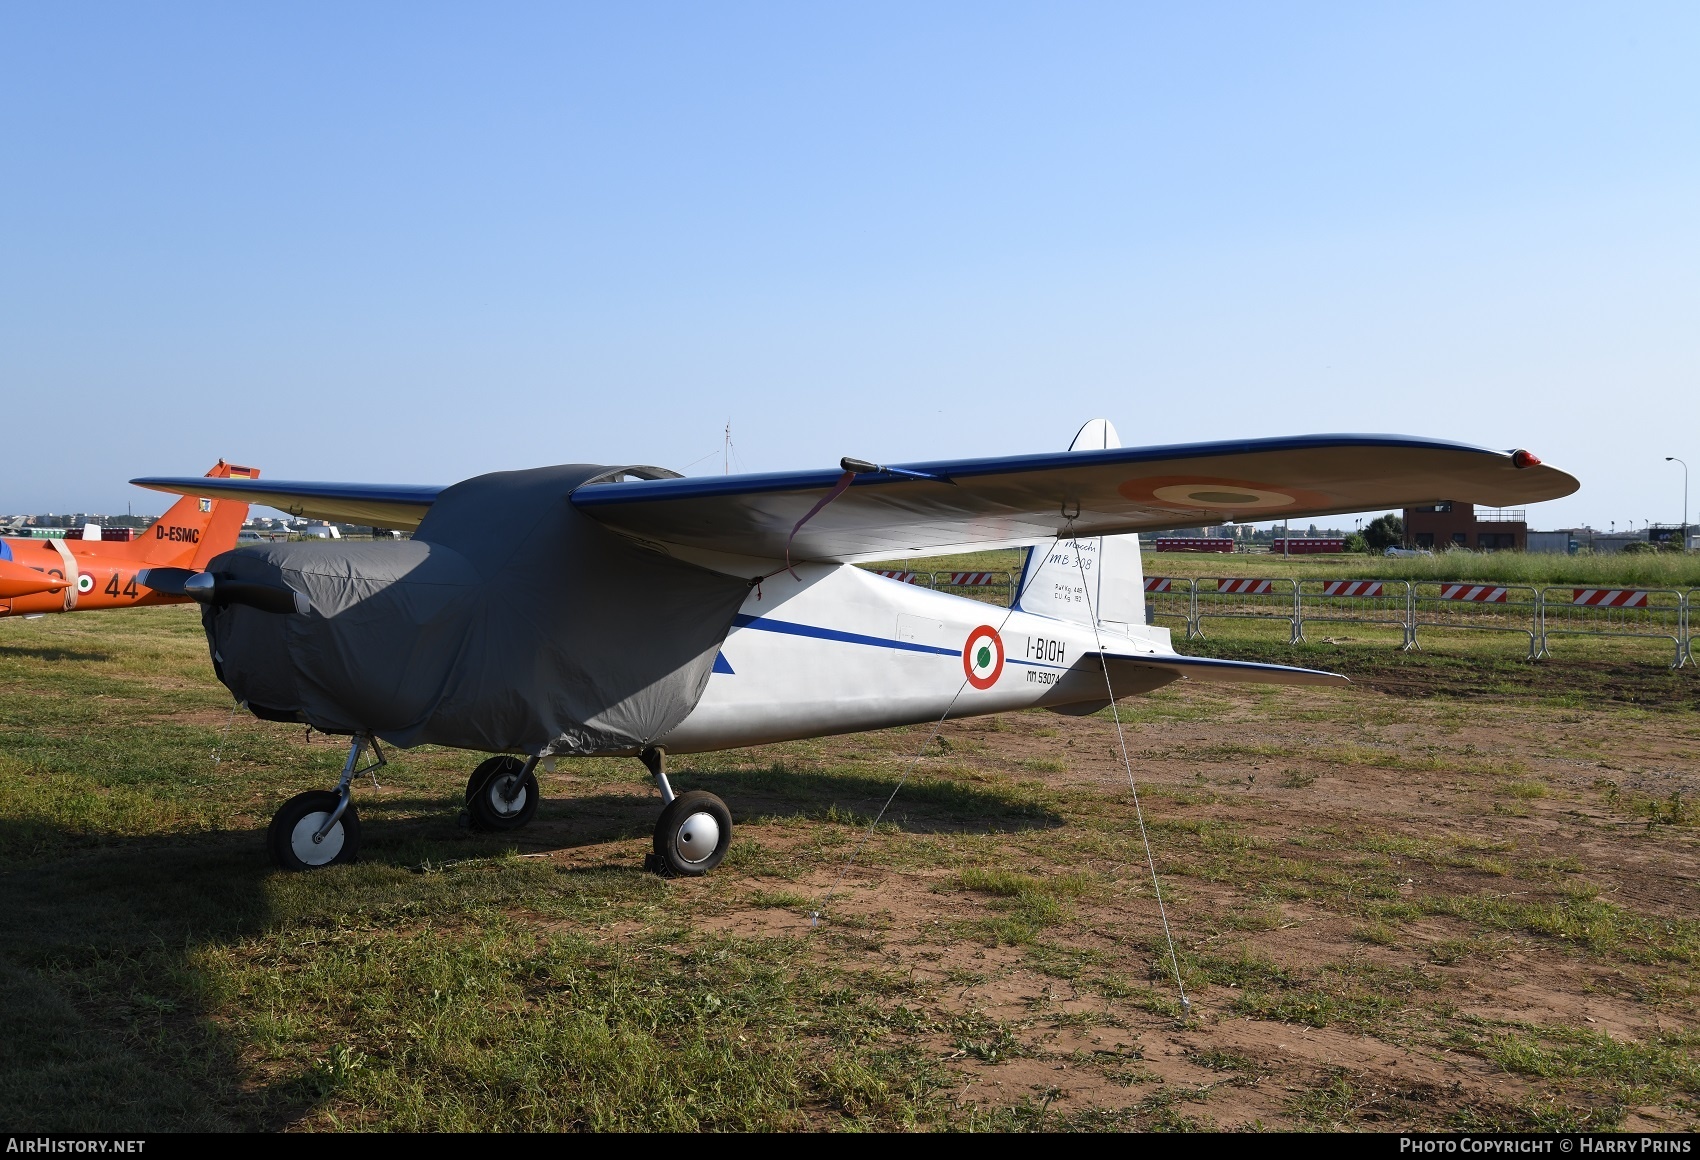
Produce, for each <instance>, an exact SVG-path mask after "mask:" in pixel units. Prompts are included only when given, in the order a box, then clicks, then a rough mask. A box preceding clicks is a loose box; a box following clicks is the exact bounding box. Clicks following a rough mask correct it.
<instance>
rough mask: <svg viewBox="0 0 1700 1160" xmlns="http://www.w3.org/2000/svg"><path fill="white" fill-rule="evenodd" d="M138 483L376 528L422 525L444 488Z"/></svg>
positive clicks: (170, 479) (162, 479) (174, 479)
mask: <svg viewBox="0 0 1700 1160" xmlns="http://www.w3.org/2000/svg"><path fill="white" fill-rule="evenodd" d="M130 482H131V483H133V484H135V485H136V486H137V487H146V488H151V489H152V490H154V491H167V492H174V493H176V494H178V495H199V496H206V497H208V498H210V499H239V500H242V501H243V502H245V503H251V504H262V505H264V506H265V507H272V508H277V509H278V510H279V511H285V512H288V513H289V514H290V515H292V516H309V517H311V518H313V519H316V520H330V521H332V522H334V523H345V524H366V525H368V526H371V527H378V528H405V529H408V530H412V529H413V528H417V527H418V526H419V521H420V520H422V519H424V518H425V513H426V512H428V511H430V510H431V504H432V503H433V502H434V501H435V500H436V498H437V496H438V494H439V493H440V492H442V490H443V488H442V487H440V486H436V487H434V486H431V485H429V484H423V485H421V484H387V483H315V482H308V481H300V480H288V479H206V478H203V477H201V476H198V475H195V476H149V477H147V478H145V479H132V480H131V481H130Z"/></svg>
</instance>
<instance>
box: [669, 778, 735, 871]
mask: <svg viewBox="0 0 1700 1160" xmlns="http://www.w3.org/2000/svg"><path fill="white" fill-rule="evenodd" d="M731 844H732V813H731V811H730V810H728V809H727V808H726V803H725V802H723V801H721V800H720V799H719V798H717V797H715V796H714V795H713V794H711V793H707V792H705V791H704V790H700V789H693V790H691V791H690V792H689V793H682V794H680V795H679V796H678V797H676V798H674V799H673V800H672V801H670V802H668V803H667V808H666V809H664V810H662V811H661V820H660V821H659V822H656V823H655V862H656V865H657V868H658V869H659V870H660V871H661V872H662V873H663V874H669V875H673V874H677V875H682V876H684V877H690V878H696V877H700V876H701V875H704V874H707V873H708V872H709V871H710V870H712V869H714V868H715V867H716V866H718V865H720V860H721V859H722V858H724V857H726V847H727V846H730V845H731Z"/></svg>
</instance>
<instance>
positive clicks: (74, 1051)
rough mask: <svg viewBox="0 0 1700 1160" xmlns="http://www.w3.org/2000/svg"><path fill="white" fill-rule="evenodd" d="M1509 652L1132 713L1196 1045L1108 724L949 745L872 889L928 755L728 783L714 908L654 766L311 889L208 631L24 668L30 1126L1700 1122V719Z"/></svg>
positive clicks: (418, 809)
mask: <svg viewBox="0 0 1700 1160" xmlns="http://www.w3.org/2000/svg"><path fill="white" fill-rule="evenodd" d="M1161 559H1163V560H1164V561H1165V562H1166V561H1167V560H1168V559H1169V557H1162V558H1161ZM962 566H980V567H985V566H988V565H985V564H978V565H974V564H966V565H962ZM1150 566H1151V565H1150V564H1149V563H1148V567H1150ZM1483 635H1484V639H1483V640H1481V641H1474V642H1469V643H1468V644H1467V646H1463V647H1460V648H1459V649H1457V650H1452V651H1445V652H1433V653H1430V654H1426V655H1418V656H1412V655H1406V654H1400V653H1397V652H1395V651H1393V650H1391V649H1387V648H1385V647H1382V645H1381V644H1379V643H1376V644H1374V645H1370V644H1364V645H1361V646H1360V645H1358V644H1355V643H1353V642H1351V641H1349V640H1348V641H1346V642H1345V643H1336V644H1329V645H1325V644H1320V643H1319V644H1316V645H1312V646H1309V647H1301V648H1299V649H1291V648H1288V647H1287V646H1285V645H1283V644H1281V643H1279V642H1278V641H1275V640H1272V639H1270V638H1269V637H1268V635H1267V634H1266V633H1261V634H1260V632H1259V631H1258V628H1257V626H1255V625H1253V626H1249V627H1247V626H1244V625H1233V624H1229V625H1224V626H1223V628H1222V629H1221V630H1220V631H1217V630H1214V629H1213V630H1212V633H1211V637H1210V639H1209V640H1207V641H1203V642H1197V644H1196V646H1189V650H1190V651H1198V652H1212V653H1215V654H1217V655H1245V656H1259V657H1268V658H1269V659H1278V660H1285V661H1289V662H1292V661H1296V662H1297V663H1307V664H1314V665H1318V666H1320V667H1329V668H1336V669H1339V670H1341V671H1345V672H1347V673H1348V674H1350V675H1351V676H1352V677H1353V678H1354V681H1355V683H1354V685H1353V686H1352V687H1350V688H1346V689H1341V690H1332V689H1330V690H1311V689H1275V688H1258V687H1252V686H1245V687H1228V686H1223V687H1218V688H1211V687H1208V686H1198V687H1193V686H1187V685H1183V686H1179V687H1171V688H1169V689H1166V690H1162V691H1160V692H1159V693H1157V694H1154V695H1152V696H1149V697H1145V698H1141V699H1138V700H1135V701H1130V702H1127V703H1126V704H1125V706H1124V709H1123V716H1124V720H1126V721H1127V722H1128V723H1129V728H1130V733H1129V740H1130V744H1131V746H1132V748H1133V751H1134V755H1135V762H1136V769H1137V770H1138V773H1139V777H1140V783H1141V789H1142V793H1143V800H1144V804H1145V809H1146V814H1147V818H1148V820H1149V821H1150V824H1151V834H1152V839H1153V843H1154V849H1155V855H1156V860H1157V864H1158V866H1159V868H1160V869H1161V871H1162V873H1163V875H1164V877H1165V882H1166V895H1167V897H1168V899H1169V902H1170V917H1171V921H1172V922H1173V924H1174V929H1175V934H1176V938H1177V942H1178V951H1179V961H1180V966H1181V968H1182V973H1183V976H1184V979H1185V982H1186V985H1187V988H1188V992H1189V994H1190V996H1191V1001H1192V1005H1191V1009H1190V1011H1183V1010H1182V1009H1181V1007H1180V1006H1179V1004H1178V1002H1177V992H1176V988H1175V985H1174V981H1173V979H1172V978H1171V977H1168V974H1167V968H1166V963H1167V958H1166V952H1165V950H1164V947H1163V943H1162V939H1161V933H1160V929H1159V926H1158V923H1157V916H1156V911H1155V907H1154V903H1153V899H1152V896H1151V886H1150V882H1149V879H1148V878H1147V877H1146V875H1145V870H1144V864H1143V857H1144V855H1143V852H1142V850H1141V847H1140V845H1139V842H1138V838H1137V832H1136V829H1135V824H1134V818H1133V805H1132V801H1131V799H1130V797H1129V794H1128V790H1127V785H1126V782H1125V780H1124V779H1123V777H1122V774H1121V772H1120V769H1119V766H1118V764H1117V761H1116V759H1115V756H1114V753H1115V748H1114V747H1115V735H1114V729H1113V726H1112V725H1111V723H1110V722H1109V720H1108V719H1107V718H1106V717H1103V716H1099V717H1091V718H1084V719H1077V718H1068V717H1060V716H1055V715H1051V714H1047V713H1042V712H1035V713H1019V714H1007V715H1003V716H1000V717H994V718H985V719H977V720H970V721H963V722H958V723H954V724H952V725H950V726H948V727H946V729H945V730H944V732H943V734H942V741H941V742H940V743H938V744H935V745H934V746H932V747H931V748H930V749H929V751H928V753H927V754H926V755H925V756H924V757H923V759H922V761H921V763H920V766H919V769H918V773H917V775H916V776H915V777H914V778H913V779H912V780H911V781H910V783H909V785H908V786H907V787H906V788H905V789H904V791H903V793H902V794H901V795H900V796H899V798H898V799H897V804H896V806H895V807H894V809H893V812H892V814H891V815H890V816H889V817H888V820H887V822H886V823H885V824H883V825H882V826H881V827H880V829H879V830H878V832H877V833H875V834H874V835H873V836H872V838H871V840H870V841H869V843H868V845H867V848H866V850H865V851H864V852H863V853H862V855H861V856H860V857H859V858H858V859H857V861H856V862H855V864H854V865H853V866H851V867H850V869H849V870H848V871H847V872H846V871H844V870H843V867H844V859H845V856H846V854H847V853H848V851H850V850H851V849H852V848H853V847H854V845H855V843H857V842H858V841H859V840H860V838H861V836H862V833H863V827H864V826H865V824H866V821H867V819H868V818H869V817H870V815H871V814H872V813H873V812H874V811H875V810H876V809H877V808H878V805H879V803H880V802H881V801H882V800H883V799H884V797H885V795H886V794H887V793H888V792H889V789H890V787H891V785H892V784H893V783H894V781H895V779H896V777H897V776H898V773H899V772H900V770H901V769H902V767H903V765H904V764H905V763H906V762H907V761H908V759H909V758H910V756H911V755H912V754H913V752H914V750H915V748H916V747H917V746H919V745H920V744H921V742H922V741H923V739H924V737H925V732H924V731H919V730H892V731H888V732H884V733H876V734H866V735H857V736H851V737H845V738H834V739H827V740H822V741H815V742H808V743H797V744H790V745H782V746H773V747H768V748H764V749H759V750H750V751H738V752H730V753H724V754H717V755H710V756H706V757H701V758H687V759H682V760H680V761H679V762H678V767H679V768H678V772H677V774H676V776H675V783H676V784H677V785H679V786H680V787H696V786H701V787H704V788H711V789H713V790H714V791H715V792H717V793H719V794H721V795H722V796H723V797H725V798H726V800H727V801H728V803H729V804H730V805H731V807H732V810H733V813H734V815H735V817H736V818H737V820H738V823H739V824H738V833H737V838H736V841H735V844H734V847H733V850H732V852H731V855H730V856H729V858H728V860H727V862H726V864H725V865H723V866H722V868H721V869H720V870H719V871H717V872H716V873H715V874H714V875H713V876H711V877H709V878H707V879H702V880H672V881H664V880H661V879H658V878H656V877H654V876H652V875H648V874H645V873H643V872H642V871H641V869H640V867H641V865H642V859H643V853H644V851H645V849H646V848H647V846H648V843H649V832H650V827H651V826H652V824H653V821H654V817H655V814H656V812H657V810H658V807H659V799H658V798H657V797H656V795H655V792H654V790H653V789H652V788H650V787H649V785H648V784H647V782H646V781H645V779H644V777H643V773H642V770H641V767H640V766H639V765H638V763H637V762H635V761H583V762H578V763H572V764H568V763H563V764H562V767H561V771H560V772H559V773H556V774H553V775H545V776H544V778H543V781H544V791H545V794H546V800H545V802H544V805H543V807H542V809H541V810H540V812H539V815H538V819H537V821H536V822H535V823H534V824H533V825H532V826H531V827H530V828H528V829H527V830H525V831H522V832H520V833H519V834H517V835H514V836H511V837H509V838H507V839H495V838H488V837H481V836H478V835H474V834H471V833H469V832H467V831H465V830H463V829H461V828H459V827H458V826H457V824H456V817H457V814H458V812H459V808H460V791H461V789H462V787H463V786H464V782H465V778H466V775H467V772H468V771H469V770H470V768H471V766H472V765H473V764H474V763H475V761H476V759H477V758H476V755H472V754H465V753H458V752H453V751H447V750H439V749H433V748H422V749H418V750H413V751H409V752H406V753H399V754H394V755H392V764H391V766H390V767H389V768H388V769H387V770H386V771H384V774H383V776H382V782H383V785H382V788H381V789H377V790H374V789H372V788H371V787H370V786H364V787H362V788H360V789H359V790H358V791H357V793H356V802H357V803H358V805H359V808H360V810H361V813H362V819H363V822H364V825H365V830H366V847H365V861H364V862H363V863H361V864H359V865H356V866H351V867H342V868H337V869H334V870H330V871H324V872H320V873H316V874H312V875H304V876H285V875H281V874H278V873H275V872H273V871H272V870H271V869H270V868H269V866H268V864H267V862H266V858H265V855H264V852H263V850H262V836H263V830H264V826H265V823H266V820H267V818H268V817H269V815H270V813H271V811H272V809H274V808H275V806H276V805H277V804H278V803H279V802H280V801H282V800H283V799H284V798H285V797H287V796H289V795H290V794H292V793H294V792H296V791H298V790H300V789H302V788H309V787H315V786H328V785H329V784H330V783H331V782H332V781H333V780H334V776H335V770H336V768H337V767H338V765H339V764H340V760H341V756H342V749H341V746H340V745H339V744H337V743H335V742H332V741H328V740H326V739H324V738H320V737H314V738H311V739H308V738H306V737H304V736H303V732H302V730H300V729H298V728H290V727H285V726H280V725H273V724H266V723H263V722H258V721H255V720H253V719H251V718H246V717H243V716H235V717H232V715H231V713H230V706H229V701H228V698H227V696H226V694H224V692H223V690H222V688H220V687H219V686H218V685H217V684H216V682H214V680H213V679H212V676H211V673H210V665H209V664H208V661H207V659H206V655H205V644H204V641H203V638H202V636H201V634H200V630H199V625H198V621H197V619H196V617H195V614H194V612H193V611H192V610H190V609H186V608H158V609H142V610H136V611H134V612H129V613H124V614H118V615H85V616H73V617H61V618H49V619H46V620H40V621H34V622H27V623H26V622H14V621H8V622H0V681H3V682H4V688H5V690H6V695H5V697H4V700H3V702H0V734H3V738H4V745H3V746H0V879H3V881H0V900H3V901H0V1101H3V1106H5V1107H6V1108H7V1109H8V1116H9V1125H8V1126H9V1127H11V1128H14V1129H20V1130H31V1131H42V1130H52V1129H59V1130H67V1129H83V1130H119V1129H167V1128H236V1129H268V1128H271V1129H275V1128H286V1127H293V1128H307V1129H331V1128H349V1127H357V1128H396V1129H430V1128H445V1129H467V1130H484V1129H504V1128H515V1129H532V1128H635V1129H642V1128H669V1129H683V1130H695V1129H738V1128H808V1127H813V1128H821V1127H825V1128H854V1127H867V1128H917V1129H928V1128H978V1129H1021V1128H1038V1127H1044V1128H1069V1127H1081V1128H1145V1129H1185V1128H1189V1127H1198V1126H1210V1125H1219V1126H1224V1127H1240V1126H1247V1127H1258V1126H1262V1127H1271V1128H1273V1127H1347V1128H1351V1127H1367V1128H1394V1127H1420V1128H1436V1129H1472V1130H1485V1129H1492V1128H1508V1129H1511V1128H1562V1127H1587V1128H1624V1129H1651V1128H1673V1129H1675V1128H1684V1129H1693V1128H1695V1127H1697V1126H1700V1010H1697V1006H1696V1003H1697V999H1700V995H1697V986H1700V982H1697V980H1700V973H1697V971H1696V963H1697V960H1700V920H1697V919H1696V916H1695V910H1696V903H1697V902H1700V842H1697V839H1700V828H1697V823H1700V801H1697V800H1696V795H1697V793H1700V770H1697V768H1696V763H1695V761H1694V756H1693V755H1694V749H1695V743H1696V741H1697V740H1700V713H1697V709H1700V677H1696V675H1695V673H1694V672H1693V670H1687V671H1683V672H1671V671H1668V670H1665V669H1662V668H1661V667H1659V666H1657V665H1648V664H1630V663H1618V662H1616V661H1613V660H1611V659H1609V658H1604V659H1602V658H1599V657H1593V656H1588V657H1578V658H1577V659H1573V660H1566V659H1560V660H1558V661H1555V662H1549V663H1543V664H1540V665H1528V664H1525V663H1523V662H1521V661H1519V660H1518V659H1516V657H1515V655H1514V650H1513V649H1510V648H1508V647H1506V646H1505V645H1504V642H1502V641H1498V640H1497V639H1496V638H1493V637H1491V636H1488V635H1487V634H1483ZM215 752H217V753H218V754H219V760H218V761H216V762H215V760H214V756H213V755H214V753H215ZM841 874H842V885H841V886H840V887H839V891H838V894H837V896H836V898H835V899H834V901H833V903H832V904H831V906H830V907H828V909H827V914H826V918H825V921H824V922H822V923H820V924H819V925H811V922H810V919H809V917H808V916H809V914H810V912H811V911H813V910H815V909H817V908H818V907H819V906H820V905H821V900H822V898H823V896H824V895H825V894H826V893H827V892H828V890H830V889H832V888H833V886H834V884H835V883H838V882H839V881H840V875H841Z"/></svg>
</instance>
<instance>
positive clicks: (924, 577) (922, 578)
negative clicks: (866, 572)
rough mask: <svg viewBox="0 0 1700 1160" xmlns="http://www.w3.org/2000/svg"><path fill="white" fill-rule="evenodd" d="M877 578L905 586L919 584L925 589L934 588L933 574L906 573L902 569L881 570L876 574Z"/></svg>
mask: <svg viewBox="0 0 1700 1160" xmlns="http://www.w3.org/2000/svg"><path fill="white" fill-rule="evenodd" d="M874 575H875V576H884V577H885V578H886V579H887V580H897V581H900V582H901V583H904V584H919V585H920V586H921V587H923V588H931V587H932V586H933V574H932V573H931V572H905V571H903V570H902V569H901V568H881V569H878V570H876V571H875V572H874Z"/></svg>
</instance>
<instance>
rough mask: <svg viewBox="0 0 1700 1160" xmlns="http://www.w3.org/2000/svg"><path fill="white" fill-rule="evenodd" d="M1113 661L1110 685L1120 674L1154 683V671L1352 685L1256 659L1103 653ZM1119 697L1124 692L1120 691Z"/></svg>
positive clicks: (1217, 679) (1233, 680)
mask: <svg viewBox="0 0 1700 1160" xmlns="http://www.w3.org/2000/svg"><path fill="white" fill-rule="evenodd" d="M1093 655H1102V656H1103V657H1104V659H1105V660H1107V661H1108V662H1109V668H1110V684H1111V686H1112V687H1115V686H1116V685H1118V684H1120V683H1121V682H1119V681H1118V680H1117V675H1118V674H1126V676H1127V677H1128V678H1129V679H1131V680H1133V681H1135V682H1138V683H1139V684H1141V685H1148V684H1149V683H1150V676H1151V674H1152V673H1153V672H1164V673H1173V674H1174V675H1175V676H1177V677H1186V678H1188V679H1189V680H1194V681H1210V682H1213V683H1216V684H1262V685H1349V684H1351V683H1352V682H1351V681H1350V680H1349V679H1347V678H1346V677H1344V676H1342V675H1341V674H1339V673H1330V672H1325V671H1324V670H1322V669H1298V668H1293V667H1292V666H1290V665H1266V664H1260V663H1258V662H1256V661H1219V660H1215V659H1214V658H1211V657H1183V656H1178V655H1176V654H1174V653H1152V654H1148V653H1133V654H1129V653H1109V652H1107V653H1103V654H1093ZM1117 695H1118V696H1119V695H1120V693H1119V691H1118V694H1117Z"/></svg>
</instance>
